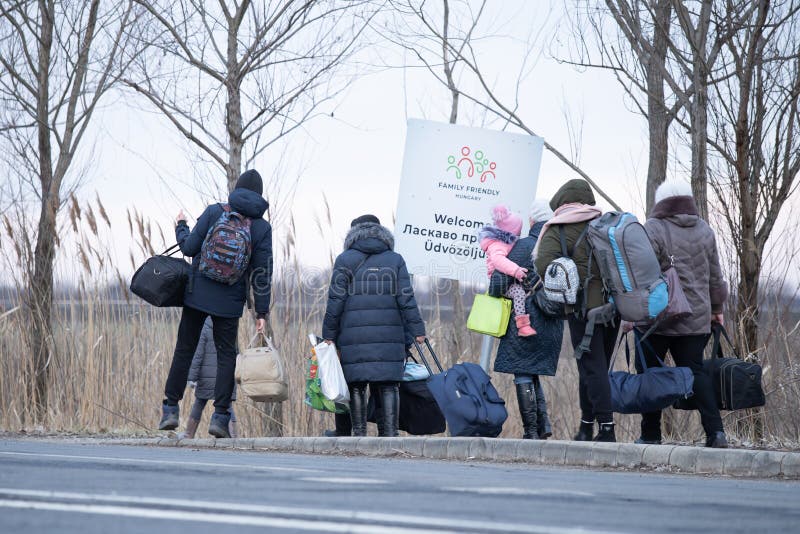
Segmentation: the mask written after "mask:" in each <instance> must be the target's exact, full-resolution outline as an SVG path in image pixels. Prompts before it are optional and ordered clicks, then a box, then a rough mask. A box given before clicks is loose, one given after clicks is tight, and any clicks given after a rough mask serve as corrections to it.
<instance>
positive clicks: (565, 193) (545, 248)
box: [535, 179, 606, 310]
mask: <svg viewBox="0 0 800 534" xmlns="http://www.w3.org/2000/svg"><path fill="white" fill-rule="evenodd" d="M572 203H580V204H589V205H590V206H594V205H595V199H594V194H593V193H592V189H591V188H590V187H589V184H588V183H587V182H586V181H585V180H577V179H576V180H570V181H569V182H567V183H566V184H564V185H563V186H562V187H561V189H559V190H558V191H557V192H556V194H555V195H553V198H552V200H550V208H552V210H553V211H555V210H557V209H558V208H560V207H561V206H563V205H564V204H572ZM588 224H589V223H588V222H582V223H575V224H567V225H564V232H565V237H566V241H567V249H568V250H572V251H573V253H572V260H573V261H574V262H575V266H576V267H577V268H578V274H579V275H580V277H581V287H583V284H584V280H585V278H586V275H587V270H588V266H589V247H588V244H587V242H586V239H585V238H584V239H582V240H581V242H580V243H579V244H578V247H577V248H576V247H575V242H576V241H577V240H578V238H579V237H580V235H581V234H582V233H583V230H584V229H585V228H586V225H588ZM562 256H563V254H562V252H561V239H560V237H559V229H558V227H557V226H553V227H550V228H549V229H548V230H547V232H545V234H544V235H543V236H542V237H541V238H540V243H539V250H538V252H537V254H536V261H535V265H536V272H537V273H539V274H540V275H543V274H544V272H545V271H546V270H547V266H548V265H550V263H551V262H552V261H553V260H555V259H557V258H560V257H562ZM591 275H592V278H591V280H590V281H589V289H588V292H587V295H586V298H587V301H586V309H587V310H591V309H592V308H597V307H598V306H602V305H603V304H605V303H606V297H605V295H604V294H603V282H602V280H601V279H600V273H599V272H598V270H597V265H594V264H593V265H592V272H591Z"/></svg>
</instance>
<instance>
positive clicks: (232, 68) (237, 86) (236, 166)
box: [225, 13, 244, 191]
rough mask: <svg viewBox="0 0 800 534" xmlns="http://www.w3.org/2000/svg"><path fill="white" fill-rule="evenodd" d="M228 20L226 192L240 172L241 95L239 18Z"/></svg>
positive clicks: (231, 187) (241, 143)
mask: <svg viewBox="0 0 800 534" xmlns="http://www.w3.org/2000/svg"><path fill="white" fill-rule="evenodd" d="M238 15H239V14H238V13H237V16H236V17H235V18H231V19H228V50H227V70H228V74H227V77H226V81H225V86H226V89H227V92H228V102H227V103H226V105H225V126H226V128H227V131H228V164H227V165H226V169H225V170H226V174H227V178H228V191H233V189H234V187H236V180H238V179H239V175H240V174H241V172H242V147H243V145H244V143H243V141H242V134H243V132H242V128H243V126H242V93H241V77H240V68H239V24H240V21H241V19H240V17H239V16H238Z"/></svg>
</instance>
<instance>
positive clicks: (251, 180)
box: [236, 169, 264, 195]
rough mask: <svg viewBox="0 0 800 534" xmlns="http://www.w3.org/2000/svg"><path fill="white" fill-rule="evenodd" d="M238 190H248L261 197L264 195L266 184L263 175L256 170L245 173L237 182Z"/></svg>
mask: <svg viewBox="0 0 800 534" xmlns="http://www.w3.org/2000/svg"><path fill="white" fill-rule="evenodd" d="M236 189H248V190H250V191H252V192H253V193H258V194H259V195H263V194H264V182H263V181H262V180H261V175H260V174H258V171H257V170H255V169H250V170H247V171H244V172H243V173H242V175H241V176H239V179H238V180H236Z"/></svg>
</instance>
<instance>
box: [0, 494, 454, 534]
mask: <svg viewBox="0 0 800 534" xmlns="http://www.w3.org/2000/svg"><path fill="white" fill-rule="evenodd" d="M0 507H5V508H21V509H26V510H43V511H50V512H71V513H79V514H97V515H109V516H122V517H136V518H140V519H162V520H163V519H167V520H171V521H194V522H200V523H222V524H228V525H239V526H256V527H270V528H281V529H294V530H310V531H313V532H353V533H356V534H361V533H363V534H368V533H373V532H375V531H376V528H375V525H363V524H357V523H332V522H330V521H309V520H305V519H285V518H280V517H264V516H255V515H228V514H216V513H209V512H196V511H190V512H185V511H175V510H158V509H153V508H137V507H129V506H112V505H106V504H76V503H53V502H41V501H12V500H0ZM380 531H381V532H382V533H383V532H386V533H389V534H427V533H431V534H440V533H441V532H443V531H441V530H424V529H419V528H403V527H385V526H381V527H380ZM444 532H446V531H444ZM452 532H455V531H452Z"/></svg>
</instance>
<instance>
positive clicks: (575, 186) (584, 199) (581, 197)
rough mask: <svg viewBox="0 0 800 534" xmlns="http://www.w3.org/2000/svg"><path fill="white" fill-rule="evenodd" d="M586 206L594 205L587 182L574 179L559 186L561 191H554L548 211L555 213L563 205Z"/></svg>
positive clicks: (592, 194)
mask: <svg viewBox="0 0 800 534" xmlns="http://www.w3.org/2000/svg"><path fill="white" fill-rule="evenodd" d="M575 203H578V204H588V205H590V206H594V205H595V203H596V202H595V199H594V193H592V188H591V187H590V186H589V182H587V181H586V180H581V179H580V178H576V179H574V180H570V181H569V182H567V183H565V184H564V185H562V186H561V189H559V190H558V191H556V194H555V195H553V198H552V199H551V200H550V209H551V210H553V211H556V210H557V209H558V208H560V207H561V206H563V205H564V204H575Z"/></svg>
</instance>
